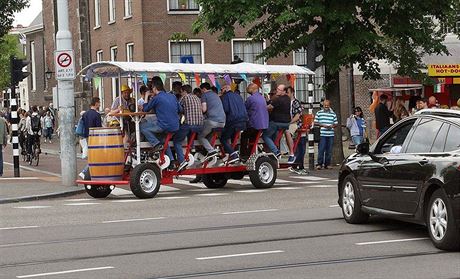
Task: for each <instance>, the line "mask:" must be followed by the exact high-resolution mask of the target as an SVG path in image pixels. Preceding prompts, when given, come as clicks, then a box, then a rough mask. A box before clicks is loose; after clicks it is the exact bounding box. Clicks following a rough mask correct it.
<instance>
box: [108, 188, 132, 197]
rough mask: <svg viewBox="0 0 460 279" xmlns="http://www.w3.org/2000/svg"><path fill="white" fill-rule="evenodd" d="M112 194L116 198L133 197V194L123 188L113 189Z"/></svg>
mask: <svg viewBox="0 0 460 279" xmlns="http://www.w3.org/2000/svg"><path fill="white" fill-rule="evenodd" d="M110 194H111V195H115V196H126V195H132V194H133V192H131V191H128V190H125V189H122V188H118V187H115V189H113V190H112V192H110Z"/></svg>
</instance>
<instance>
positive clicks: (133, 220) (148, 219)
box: [102, 217, 165, 224]
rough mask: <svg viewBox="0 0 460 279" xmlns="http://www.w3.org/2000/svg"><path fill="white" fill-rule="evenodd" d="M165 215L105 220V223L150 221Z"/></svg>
mask: <svg viewBox="0 0 460 279" xmlns="http://www.w3.org/2000/svg"><path fill="white" fill-rule="evenodd" d="M164 218H165V217H152V218H142V219H124V220H112V221H103V222H102V223H103V224H109V223H123V222H137V221H150V220H161V219H164Z"/></svg>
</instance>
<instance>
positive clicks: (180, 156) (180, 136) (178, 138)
mask: <svg viewBox="0 0 460 279" xmlns="http://www.w3.org/2000/svg"><path fill="white" fill-rule="evenodd" d="M201 130H203V126H198V125H188V124H184V125H181V126H180V128H179V131H177V133H176V134H175V135H174V137H173V142H174V150H175V151H176V155H177V161H179V163H182V162H183V161H184V160H185V159H184V151H183V150H182V142H183V141H184V139H185V138H186V137H187V136H188V135H189V134H190V133H192V132H195V133H197V134H199V133H200V132H201Z"/></svg>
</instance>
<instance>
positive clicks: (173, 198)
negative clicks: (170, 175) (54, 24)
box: [155, 197, 189, 200]
mask: <svg viewBox="0 0 460 279" xmlns="http://www.w3.org/2000/svg"><path fill="white" fill-rule="evenodd" d="M188 198H189V197H161V198H155V199H156V200H178V199H188Z"/></svg>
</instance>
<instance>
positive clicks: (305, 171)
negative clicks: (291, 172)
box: [298, 169, 310, 175]
mask: <svg viewBox="0 0 460 279" xmlns="http://www.w3.org/2000/svg"><path fill="white" fill-rule="evenodd" d="M298 174H299V175H309V174H310V172H309V171H307V170H306V169H301V170H298Z"/></svg>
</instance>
